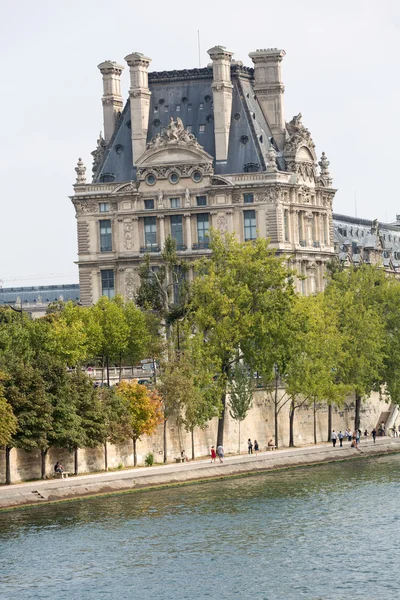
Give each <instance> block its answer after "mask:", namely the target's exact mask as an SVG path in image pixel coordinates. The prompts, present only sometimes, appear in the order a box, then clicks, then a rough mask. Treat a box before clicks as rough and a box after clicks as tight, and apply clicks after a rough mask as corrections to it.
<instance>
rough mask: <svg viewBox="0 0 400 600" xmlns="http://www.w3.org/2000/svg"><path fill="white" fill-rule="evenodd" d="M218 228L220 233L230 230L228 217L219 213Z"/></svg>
mask: <svg viewBox="0 0 400 600" xmlns="http://www.w3.org/2000/svg"><path fill="white" fill-rule="evenodd" d="M217 229H218V231H219V232H220V233H226V232H227V231H228V219H227V218H226V216H225V215H219V217H217Z"/></svg>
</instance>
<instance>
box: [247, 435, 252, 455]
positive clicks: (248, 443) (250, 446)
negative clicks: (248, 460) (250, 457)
mask: <svg viewBox="0 0 400 600" xmlns="http://www.w3.org/2000/svg"><path fill="white" fill-rule="evenodd" d="M247 449H248V451H249V454H253V442H252V441H251V439H250V438H249V439H248V440H247Z"/></svg>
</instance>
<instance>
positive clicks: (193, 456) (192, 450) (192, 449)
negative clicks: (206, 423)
mask: <svg viewBox="0 0 400 600" xmlns="http://www.w3.org/2000/svg"><path fill="white" fill-rule="evenodd" d="M194 458H195V457H194V429H192V460H194Z"/></svg>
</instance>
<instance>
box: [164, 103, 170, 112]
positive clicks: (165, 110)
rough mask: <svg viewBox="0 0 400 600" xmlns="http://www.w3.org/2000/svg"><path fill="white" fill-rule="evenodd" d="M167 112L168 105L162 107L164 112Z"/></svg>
mask: <svg viewBox="0 0 400 600" xmlns="http://www.w3.org/2000/svg"><path fill="white" fill-rule="evenodd" d="M168 111H169V106H168V104H166V105H165V106H164V112H168Z"/></svg>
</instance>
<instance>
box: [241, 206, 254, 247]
mask: <svg viewBox="0 0 400 600" xmlns="http://www.w3.org/2000/svg"><path fill="white" fill-rule="evenodd" d="M243 216H244V241H245V242H247V241H249V240H255V239H256V211H255V210H245V211H244V212H243Z"/></svg>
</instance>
